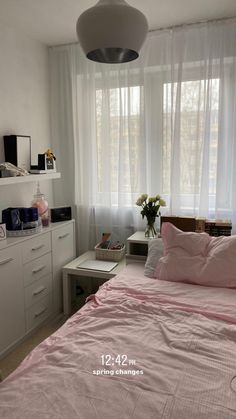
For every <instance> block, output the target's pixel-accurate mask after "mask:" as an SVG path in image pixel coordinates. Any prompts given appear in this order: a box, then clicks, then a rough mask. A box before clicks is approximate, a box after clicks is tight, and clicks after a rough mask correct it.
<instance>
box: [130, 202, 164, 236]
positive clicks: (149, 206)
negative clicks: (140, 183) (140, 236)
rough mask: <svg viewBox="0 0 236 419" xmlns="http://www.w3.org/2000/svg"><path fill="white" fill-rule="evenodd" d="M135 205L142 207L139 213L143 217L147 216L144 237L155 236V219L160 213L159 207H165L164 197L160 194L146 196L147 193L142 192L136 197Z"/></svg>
mask: <svg viewBox="0 0 236 419" xmlns="http://www.w3.org/2000/svg"><path fill="white" fill-rule="evenodd" d="M136 205H138V206H139V207H142V210H141V215H142V217H143V218H144V217H146V218H147V226H146V230H145V237H148V238H153V237H155V236H156V234H157V231H156V228H155V221H156V218H157V217H159V215H161V213H160V207H165V205H166V203H165V201H164V199H162V198H161V196H160V195H156V196H154V197H150V198H148V195H147V194H143V195H141V196H140V197H139V198H138V199H137V202H136Z"/></svg>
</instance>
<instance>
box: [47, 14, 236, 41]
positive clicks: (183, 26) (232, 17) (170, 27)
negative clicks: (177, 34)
mask: <svg viewBox="0 0 236 419" xmlns="http://www.w3.org/2000/svg"><path fill="white" fill-rule="evenodd" d="M230 20H232V21H233V20H236V16H228V17H221V18H218V19H202V20H199V21H196V22H189V23H181V24H179V25H172V26H163V27H161V28H158V29H150V30H149V31H148V35H150V36H151V35H154V34H155V32H161V31H170V30H174V29H181V28H185V27H187V26H194V25H196V26H197V25H202V24H204V23H219V22H226V21H230ZM78 44H79V42H78V41H77V42H76V41H74V42H67V43H65V44H59V45H48V48H57V47H66V46H70V45H78Z"/></svg>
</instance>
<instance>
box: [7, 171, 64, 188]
mask: <svg viewBox="0 0 236 419" xmlns="http://www.w3.org/2000/svg"><path fill="white" fill-rule="evenodd" d="M60 177H61V173H59V172H56V173H43V174H41V175H27V176H12V177H4V178H0V186H3V185H17V184H18V183H27V182H42V181H43V180H50V179H60Z"/></svg>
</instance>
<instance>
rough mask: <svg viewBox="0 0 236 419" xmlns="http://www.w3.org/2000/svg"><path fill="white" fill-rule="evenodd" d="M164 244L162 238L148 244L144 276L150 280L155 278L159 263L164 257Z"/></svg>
mask: <svg viewBox="0 0 236 419" xmlns="http://www.w3.org/2000/svg"><path fill="white" fill-rule="evenodd" d="M163 250H164V247H163V242H162V239H161V238H158V239H152V240H150V242H148V256H147V261H146V263H145V268H144V275H145V276H148V277H149V278H153V277H154V272H155V269H156V266H157V263H158V261H159V259H160V258H161V257H163Z"/></svg>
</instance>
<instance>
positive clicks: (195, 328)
mask: <svg viewBox="0 0 236 419" xmlns="http://www.w3.org/2000/svg"><path fill="white" fill-rule="evenodd" d="M235 323H236V291H235V290H229V289H223V288H217V289H215V288H212V287H211V288H208V287H201V286H197V285H189V284H181V283H170V282H167V281H158V280H156V279H151V278H147V277H144V276H143V266H139V265H129V266H128V267H127V268H126V270H125V271H123V272H122V273H121V274H120V275H118V276H117V277H115V278H113V279H112V280H111V281H109V282H107V283H105V284H104V285H103V286H102V287H101V288H100V290H99V291H98V292H97V294H96V295H94V296H91V297H90V301H89V302H88V303H87V304H86V305H85V307H84V308H83V309H82V310H80V311H79V312H77V313H76V314H75V315H74V316H73V317H71V318H70V319H69V321H68V322H67V323H66V324H65V325H64V326H63V327H62V328H61V329H59V330H58V331H57V332H56V333H55V334H54V335H52V336H51V337H50V338H48V339H47V340H46V341H44V342H43V343H42V344H41V345H39V346H38V347H37V348H36V349H35V350H34V351H32V352H31V354H30V355H29V356H28V357H27V358H26V359H25V361H24V362H23V363H22V364H21V365H20V367H19V368H18V369H17V370H16V371H15V372H14V373H13V374H11V376H10V377H9V378H8V379H6V380H5V381H4V382H3V383H2V384H1V385H0V418H1V419H2V418H7V419H11V418H22V419H25V418H30V419H33V418H34V419H38V418H66V419H70V418H71V419H73V418H84V419H90V418H91V419H93V418H96V419H106V418H107V419H115V418H117V419H118V418H119V419H126V418H127V419H128V418H135V419H144V418H145V419H146V418H147V419H148V418H150V419H151V418H152V419H153V418H155V419H158V418H160V419H167V418H168V419H169V418H171V419H173V418H176V419H190V418H197V419H201V418H204V419H206V418H207V419H226V418H227V419H229V418H235V417H236V393H235V392H234V391H233V390H232V386H231V381H232V380H233V378H234V376H236V356H235V353H236V344H235V342H236V325H235ZM122 356H123V357H122ZM104 360H105V362H108V361H109V362H108V365H106V364H105V365H103V361H104ZM122 361H123V363H124V365H123V364H121V362H122ZM124 361H125V362H124Z"/></svg>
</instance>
